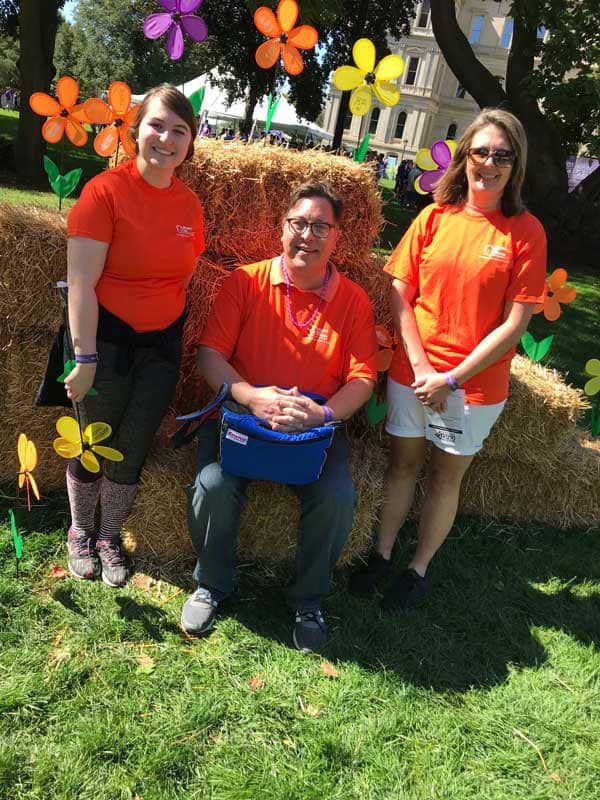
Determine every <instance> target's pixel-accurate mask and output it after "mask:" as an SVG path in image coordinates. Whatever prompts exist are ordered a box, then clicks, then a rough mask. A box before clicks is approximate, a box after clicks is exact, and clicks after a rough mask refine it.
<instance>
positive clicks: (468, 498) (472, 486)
mask: <svg viewBox="0 0 600 800" xmlns="http://www.w3.org/2000/svg"><path fill="white" fill-rule="evenodd" d="M460 510H461V511H462V512H463V513H471V514H477V515H478V516H484V517H485V516H487V517H492V518H493V519H496V520H513V521H514V520H520V521H526V520H534V521H537V522H542V523H546V524H548V525H553V526H555V527H558V528H570V527H582V528H596V529H598V528H599V527H600V440H598V439H588V438H587V437H586V435H585V434H584V433H583V432H580V431H575V432H574V433H573V435H572V436H571V438H570V440H569V441H568V442H567V443H565V446H564V447H563V449H562V451H560V452H558V453H557V454H556V457H555V459H554V461H553V462H552V461H551V460H549V459H545V460H543V461H541V462H540V463H539V464H537V465H536V464H533V463H528V462H525V461H517V460H513V459H510V458H495V457H492V458H490V457H485V456H484V455H483V454H482V455H481V456H478V457H477V458H476V459H475V461H474V462H473V464H472V466H471V468H470V469H469V471H468V472H467V474H466V476H465V479H464V481H463V486H462V490H461V499H460Z"/></svg>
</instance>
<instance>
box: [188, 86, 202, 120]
mask: <svg viewBox="0 0 600 800" xmlns="http://www.w3.org/2000/svg"><path fill="white" fill-rule="evenodd" d="M205 92H206V86H201V87H200V88H199V89H196V91H195V92H192V93H191V95H190V96H189V97H188V100H189V101H190V103H191V104H192V108H193V109H194V114H195V115H196V116H198V114H199V113H200V109H201V108H202V103H203V102H204V93H205Z"/></svg>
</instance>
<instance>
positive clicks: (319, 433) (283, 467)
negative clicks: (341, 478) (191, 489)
mask: <svg viewBox="0 0 600 800" xmlns="http://www.w3.org/2000/svg"><path fill="white" fill-rule="evenodd" d="M228 393H229V386H228V385H227V384H223V386H222V387H221V389H220V390H219V392H218V394H217V396H216V398H215V399H214V400H213V401H212V403H210V404H209V405H208V406H206V407H205V408H203V409H201V410H200V411H196V412H194V413H193V414H187V415H185V416H183V417H177V419H178V420H183V421H185V425H184V426H183V427H182V428H181V429H180V430H179V431H177V433H176V434H175V435H174V436H173V437H172V441H173V446H174V447H179V446H180V445H181V444H185V443H186V442H189V441H191V439H192V438H194V437H195V436H196V434H197V432H198V429H199V425H201V424H202V423H203V422H204V421H205V420H206V419H207V418H208V417H209V416H210V414H211V413H212V412H213V411H214V410H215V409H216V408H217V407H218V406H221V411H220V426H219V427H220V431H219V460H220V464H221V469H222V470H223V472H228V473H229V474H231V475H237V476H238V477H240V478H250V479H252V480H263V481H277V482H278V483H291V484H304V483H312V482H313V481H316V480H318V478H319V476H320V475H321V472H322V471H323V467H324V465H325V461H326V459H327V450H328V449H329V447H330V446H331V443H332V442H333V437H334V436H335V432H336V430H337V428H339V427H340V426H341V425H343V423H340V422H334V423H329V424H328V425H322V426H320V427H318V428H311V430H309V431H302V432H299V433H283V432H281V431H274V430H272V429H271V428H270V427H269V426H268V425H267V423H266V422H264V420H261V419H259V418H258V417H256V416H254V414H250V413H249V412H248V411H247V409H245V408H244V407H243V406H239V405H238V404H237V403H234V402H231V401H225V398H226V397H227V395H228ZM304 394H306V395H307V396H308V397H310V398H311V399H313V400H314V401H315V402H317V403H323V402H325V399H324V398H323V397H319V396H318V395H314V394H311V393H310V392H304ZM194 422H197V425H196V428H195V430H194V431H193V432H191V431H190V426H191V424H192V423H194Z"/></svg>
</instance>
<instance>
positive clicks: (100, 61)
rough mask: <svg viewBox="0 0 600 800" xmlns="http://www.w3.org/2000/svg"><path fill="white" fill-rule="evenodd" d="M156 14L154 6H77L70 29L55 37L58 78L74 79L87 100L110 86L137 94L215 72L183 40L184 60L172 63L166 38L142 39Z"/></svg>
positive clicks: (198, 49) (136, 2) (109, 2)
mask: <svg viewBox="0 0 600 800" xmlns="http://www.w3.org/2000/svg"><path fill="white" fill-rule="evenodd" d="M160 10H161V8H160V6H158V4H157V3H155V2H154V0H128V1H125V2H124V0H80V2H79V4H78V6H77V10H76V13H75V19H74V21H73V23H72V24H70V23H68V22H66V21H65V22H63V23H62V25H61V26H60V28H59V31H58V34H57V39H56V49H55V53H54V63H55V66H56V71H57V76H60V75H65V74H69V75H73V77H75V78H77V80H78V81H79V85H80V87H81V92H82V94H83V95H86V96H89V95H92V94H95V92H96V90H97V89H105V88H106V87H107V86H108V85H109V84H110V83H111V82H112V81H114V80H123V81H125V82H126V83H128V84H129V85H130V86H131V88H132V90H133V91H134V93H136V94H139V93H142V92H144V91H146V90H147V89H149V88H150V87H152V86H156V85H157V84H160V83H165V82H169V83H182V82H183V81H188V80H190V79H191V78H195V77H196V76H197V75H198V74H200V73H201V72H205V71H206V70H207V69H210V68H211V67H212V66H214V62H213V61H211V56H210V55H209V53H208V50H207V48H206V47H205V46H204V45H203V44H197V43H195V42H193V41H191V40H190V39H186V48H185V52H184V56H183V58H182V59H181V60H180V61H171V59H170V58H169V57H168V55H167V53H166V51H165V46H164V37H163V38H161V39H159V40H156V41H151V40H150V39H147V38H146V37H145V36H144V33H143V29H142V26H143V22H144V19H145V18H146V17H147V16H148V14H151V13H154V12H156V11H160Z"/></svg>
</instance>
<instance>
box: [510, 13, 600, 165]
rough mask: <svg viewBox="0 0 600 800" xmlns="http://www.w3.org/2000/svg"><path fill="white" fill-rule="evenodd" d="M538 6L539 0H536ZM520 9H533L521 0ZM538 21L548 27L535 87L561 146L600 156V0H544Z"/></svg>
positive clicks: (532, 79) (572, 150)
mask: <svg viewBox="0 0 600 800" xmlns="http://www.w3.org/2000/svg"><path fill="white" fill-rule="evenodd" d="M532 5H533V7H535V4H532ZM519 7H520V8H519V10H521V13H527V12H528V11H529V12H530V11H531V7H530V6H528V4H524V3H521V4H519ZM533 22H534V24H535V23H536V22H541V24H542V25H543V26H544V28H546V29H547V30H548V34H547V35H546V36H545V37H544V42H543V44H542V45H541V47H540V61H539V64H538V66H537V68H536V69H535V70H534V72H533V73H532V76H531V82H530V85H531V89H532V91H533V93H534V95H535V96H536V97H537V98H539V100H540V101H541V103H542V105H543V107H544V111H545V113H546V115H547V116H548V117H550V118H551V119H552V120H553V122H554V123H555V124H556V126H557V128H558V130H559V133H560V137H561V140H562V143H563V147H564V148H565V150H566V151H567V152H569V153H573V154H575V153H577V151H578V149H579V147H580V146H581V145H582V146H583V147H584V148H585V151H586V154H587V155H589V156H596V157H598V156H600V71H599V70H600V66H599V65H600V3H598V2H581V0H545V2H542V3H539V7H538V10H537V15H536V16H534V19H533Z"/></svg>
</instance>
